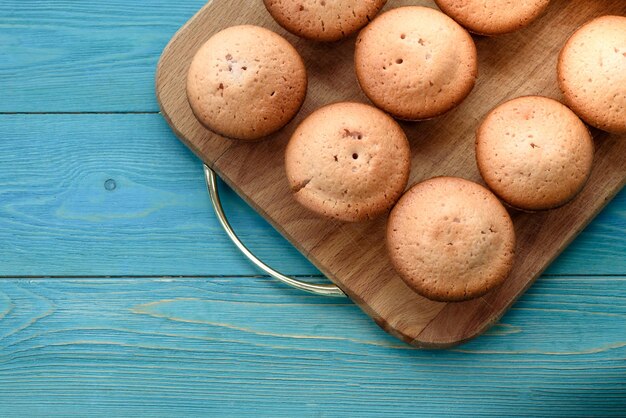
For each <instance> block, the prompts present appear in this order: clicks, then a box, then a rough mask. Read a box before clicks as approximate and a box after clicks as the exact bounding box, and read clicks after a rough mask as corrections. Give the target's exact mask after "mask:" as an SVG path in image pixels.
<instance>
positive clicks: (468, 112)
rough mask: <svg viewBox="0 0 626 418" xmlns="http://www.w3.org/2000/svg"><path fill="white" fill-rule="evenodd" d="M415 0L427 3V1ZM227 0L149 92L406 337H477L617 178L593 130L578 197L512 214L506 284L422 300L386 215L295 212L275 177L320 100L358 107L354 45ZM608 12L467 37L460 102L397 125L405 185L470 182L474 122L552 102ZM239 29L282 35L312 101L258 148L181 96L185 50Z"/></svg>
mask: <svg viewBox="0 0 626 418" xmlns="http://www.w3.org/2000/svg"><path fill="white" fill-rule="evenodd" d="M417 3H419V4H423V5H427V6H433V4H432V3H431V2H429V1H422V2H417ZM234 4H235V5H239V6H241V7H233V2H231V1H226V0H214V1H213V2H211V3H210V4H208V5H207V6H205V7H204V8H203V9H202V10H201V11H200V12H199V13H198V14H197V15H196V16H195V17H194V18H193V19H192V20H190V21H189V22H188V23H187V24H186V25H185V27H183V29H182V30H181V31H180V32H179V33H178V34H177V35H176V36H175V37H174V39H173V40H172V42H171V43H170V44H169V45H168V47H167V48H166V49H165V51H164V53H163V56H162V58H161V61H160V64H159V69H158V73H157V94H158V99H159V102H160V105H161V108H162V110H163V112H164V116H165V117H166V119H167V120H168V122H169V123H170V125H171V126H172V128H173V130H174V132H176V134H177V135H178V136H179V137H180V138H181V139H182V140H183V141H184V142H185V143H186V145H187V146H189V147H190V148H191V149H192V150H193V151H194V152H195V153H196V154H198V155H199V156H200V157H201V158H202V159H203V160H204V161H206V162H207V163H208V164H209V165H211V166H213V167H214V168H215V169H216V170H217V171H218V172H219V174H220V175H221V176H222V177H223V178H224V179H225V180H226V182H227V183H229V184H230V185H231V186H233V187H234V188H235V190H236V191H237V192H238V193H239V194H241V195H242V196H243V197H244V199H246V200H247V201H248V202H249V203H250V204H251V205H252V206H253V207H254V208H255V209H256V210H257V211H259V212H260V213H261V214H262V215H263V216H264V217H266V218H267V219H269V220H270V222H271V223H272V224H273V225H274V226H275V227H276V228H277V229H278V230H280V231H281V232H282V233H283V234H284V235H285V236H286V237H287V238H288V239H290V241H291V242H292V243H294V245H295V246H296V247H298V249H299V250H300V251H302V252H303V253H304V254H305V255H306V256H307V257H308V258H309V259H311V260H312V261H313V263H314V264H315V265H316V266H317V267H318V268H319V269H320V270H321V271H322V272H324V274H326V275H327V276H328V277H329V278H330V279H331V280H333V281H334V282H335V283H336V284H338V285H339V286H340V287H341V288H342V289H343V290H344V291H345V292H346V293H347V294H348V295H349V296H350V297H351V298H352V299H353V300H354V301H355V302H356V303H357V304H359V305H360V306H361V308H363V309H364V310H365V311H366V312H367V313H368V314H369V315H370V316H372V318H373V319H374V320H375V321H376V322H377V323H378V324H379V325H380V326H381V327H383V328H384V329H385V330H387V331H388V332H390V333H392V334H393V335H395V336H397V337H399V338H401V339H403V340H404V341H406V342H409V343H411V344H415V345H418V346H425V347H448V346H450V345H454V344H457V343H459V342H462V341H465V340H467V339H469V338H472V337H474V336H476V335H478V334H479V333H480V332H482V331H484V330H485V329H486V328H487V327H488V326H489V325H491V324H492V323H493V322H494V321H496V320H497V318H498V317H499V316H500V315H502V313H503V312H504V311H505V310H506V309H507V308H508V307H510V306H511V304H512V303H513V301H514V300H515V299H516V298H517V297H518V296H519V295H520V294H522V293H523V292H524V291H525V290H526V289H527V288H528V286H530V285H531V283H532V282H533V281H534V279H535V278H537V277H538V276H539V274H540V273H541V272H542V271H543V270H544V269H545V268H546V267H547V266H548V265H549V264H550V262H551V261H553V260H554V259H555V258H556V256H557V255H558V254H559V253H560V252H561V251H562V250H563V249H564V248H565V247H566V246H567V244H569V243H570V242H571V241H572V240H573V238H574V237H575V236H576V235H577V234H578V233H579V232H580V231H581V230H582V229H583V228H584V226H585V225H586V224H587V223H588V222H589V221H590V220H591V219H592V218H593V217H594V216H595V215H596V214H597V213H598V212H599V211H600V210H601V208H602V207H603V206H604V205H605V204H606V203H607V201H608V200H610V199H611V198H612V197H613V196H614V195H615V194H616V193H617V192H618V191H619V190H620V189H621V188H622V187H623V185H624V184H625V183H626V140H625V138H624V136H622V137H618V136H616V135H614V136H609V135H607V134H604V133H600V132H598V131H596V132H594V136H595V139H596V146H597V152H596V158H595V166H594V171H593V173H592V176H591V178H590V180H589V182H588V184H587V187H586V188H585V189H584V190H583V192H582V193H581V195H580V196H579V197H578V198H577V199H575V200H574V201H573V202H572V203H570V204H568V205H567V206H565V207H563V208H561V209H558V210H554V211H550V212H545V213H539V214H525V213H519V212H514V213H512V216H513V219H514V222H515V227H516V233H517V236H518V247H517V255H518V256H517V262H516V265H515V267H514V269H513V272H512V274H511V276H510V277H509V279H508V280H507V281H506V282H505V283H504V285H502V286H501V287H500V288H498V289H496V290H494V291H492V292H491V293H489V294H488V295H486V296H485V297H483V298H480V299H476V300H473V301H468V302H463V303H458V304H443V303H435V302H432V301H429V300H427V299H425V298H422V297H420V296H418V295H417V294H415V293H413V292H412V291H411V290H409V289H408V287H407V286H406V285H405V284H404V282H402V281H401V280H400V279H399V277H398V276H397V275H396V274H395V272H394V271H393V269H392V267H391V265H390V263H389V261H388V259H387V257H386V255H385V248H384V239H383V236H384V227H385V219H380V220H378V221H374V222H370V223H363V224H358V225H347V224H340V223H337V222H334V221H329V220H323V219H320V218H318V217H315V216H313V215H312V214H310V213H309V212H307V211H305V210H304V209H303V208H301V207H300V206H299V205H297V203H296V202H295V200H294V199H293V198H292V196H291V193H290V191H289V188H288V186H287V182H286V178H285V175H284V168H283V157H282V156H283V150H284V146H285V144H286V142H287V140H288V138H289V135H290V133H291V132H292V130H293V129H294V127H295V126H297V124H298V122H299V121H300V120H301V119H302V118H303V117H304V116H306V115H307V114H309V113H310V112H311V111H313V110H314V109H316V108H318V107H319V106H320V105H322V104H325V103H329V102H333V101H338V100H358V101H363V100H364V97H363V95H362V93H361V92H360V91H359V89H358V85H357V83H356V81H355V77H354V72H353V64H352V55H353V42H354V41H353V39H349V40H346V41H344V42H341V43H337V44H333V45H320V44H316V43H311V42H306V41H303V40H299V39H296V38H294V37H293V36H290V35H288V34H286V33H285V32H284V31H283V30H281V29H280V28H279V27H278V26H277V25H276V24H275V23H274V22H273V21H272V19H271V18H270V17H269V15H268V14H267V12H266V11H265V10H264V8H263V6H262V4H261V3H260V2H258V3H252V4H250V3H247V2H240V3H234ZM244 4H245V5H246V6H248V7H244ZM404 4H416V2H402V1H396V2H394V3H392V4H391V5H390V7H398V6H401V5H404ZM607 13H614V14H622V15H623V14H626V4H625V3H624V2H622V1H621V0H613V1H599V0H598V1H587V0H577V1H567V0H560V1H559V0H557V1H554V2H552V4H551V6H550V7H549V9H548V12H547V14H546V16H544V17H543V18H542V19H541V20H540V21H538V22H536V23H535V24H534V25H532V26H531V27H530V28H528V29H526V30H524V31H521V32H517V33H514V34H511V35H508V36H503V37H499V38H476V42H477V47H478V51H479V68H480V72H481V76H480V78H479V80H478V83H477V86H476V88H475V89H474V91H473V92H472V94H471V95H470V96H469V97H468V99H466V100H465V102H464V103H463V104H462V105H461V106H459V107H458V108H457V109H455V110H454V111H452V112H450V113H448V114H447V115H445V116H443V117H441V118H437V119H434V120H431V121H428V122H423V123H418V124H404V128H405V130H406V131H407V134H408V136H409V139H410V141H411V144H412V147H413V167H412V170H413V171H412V176H411V182H416V181H419V180H422V179H425V178H430V177H433V176H437V175H458V176H461V177H465V178H469V179H472V180H479V175H478V173H477V170H476V166H475V162H474V152H473V143H474V130H475V128H476V125H477V123H478V121H479V120H480V119H481V117H482V116H483V115H484V114H485V113H486V112H487V111H488V110H490V109H491V108H493V107H494V106H495V105H496V104H498V103H499V102H501V101H503V100H506V99H509V98H512V97H517V96H520V95H524V94H542V95H547V96H552V97H559V94H558V88H557V84H556V74H555V73H556V72H555V68H556V64H555V63H556V57H557V55H558V51H559V50H560V48H561V46H562V45H563V44H564V42H565V40H566V39H567V37H568V36H569V35H570V34H571V33H572V32H573V31H574V30H575V29H576V28H577V27H578V26H579V25H580V24H582V23H583V22H585V21H586V20H589V19H590V18H592V17H594V16H598V15H600V14H607ZM242 23H251V24H259V25H262V26H266V27H269V28H271V29H273V30H276V31H277V32H279V33H281V34H283V35H285V36H286V37H287V38H288V39H289V40H290V41H292V42H293V43H294V44H295V45H296V47H297V48H298V49H299V51H300V52H301V54H302V55H303V58H304V60H305V62H306V63H307V66H308V69H309V78H310V79H309V81H310V88H309V95H308V97H307V101H306V102H305V104H304V106H303V110H302V112H301V113H300V115H299V116H298V117H297V118H296V119H295V120H294V121H293V122H292V123H291V124H290V125H288V127H287V128H286V129H284V130H283V131H281V132H280V133H278V134H276V135H274V136H273V138H272V139H271V140H267V141H264V142H260V143H257V144H242V143H237V142H234V141H230V140H227V139H224V138H221V137H219V136H217V135H215V134H212V133H211V132H209V131H207V130H206V129H204V128H203V127H202V126H201V125H200V124H199V123H198V121H196V120H195V118H194V117H193V114H192V112H191V110H190V108H189V105H188V103H187V100H186V97H185V75H186V70H187V68H188V66H189V63H190V60H191V58H192V57H193V54H194V52H195V51H196V50H197V49H198V48H199V47H200V45H202V43H203V42H204V41H205V40H206V39H208V38H209V37H210V36H211V35H212V34H213V33H215V32H217V31H219V30H220V29H222V28H224V27H226V26H230V25H234V24H242ZM529 40H531V41H529ZM260 161H261V162H263V163H262V164H259V162H260Z"/></svg>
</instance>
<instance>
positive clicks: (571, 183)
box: [476, 96, 594, 211]
mask: <svg viewBox="0 0 626 418" xmlns="http://www.w3.org/2000/svg"><path fill="white" fill-rule="evenodd" d="M593 154H594V144H593V139H592V138H591V135H590V134H589V131H588V130H587V127H586V126H585V124H584V123H583V122H582V121H581V120H580V119H578V117H577V116H576V115H575V114H574V112H572V111H571V110H570V109H568V108H567V107H566V106H564V105H562V104H561V103H559V102H557V101H556V100H552V99H549V98H547V97H539V96H528V97H519V98H517V99H513V100H510V101H508V102H505V103H503V104H501V105H499V106H498V107H496V108H495V109H493V110H492V111H491V112H490V113H489V114H488V115H487V117H486V118H485V120H484V121H483V123H482V124H481V125H480V127H479V128H478V130H477V132H476V161H477V163H478V169H479V171H480V174H481V175H482V177H483V179H484V180H485V183H487V185H488V186H489V188H490V189H491V190H492V191H493V192H494V193H495V194H496V195H498V196H499V197H500V198H501V199H502V200H504V201H505V202H507V203H508V204H510V205H511V206H514V207H516V208H518V209H523V210H527V211H536V210H543V209H552V208H556V207H558V206H561V205H564V204H565V203H567V202H569V201H570V200H572V199H573V198H574V196H576V195H577V194H578V193H579V192H580V191H581V190H582V188H583V186H584V185H585V183H586V182H587V179H588V178H589V175H590V174H591V167H592V164H593Z"/></svg>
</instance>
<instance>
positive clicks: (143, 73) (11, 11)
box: [0, 0, 205, 112]
mask: <svg viewBox="0 0 626 418" xmlns="http://www.w3.org/2000/svg"><path fill="white" fill-rule="evenodd" d="M204 3H205V2H204V1H203V0H187V1H184V2H175V1H169V0H152V1H150V2H140V1H125V0H112V1H105V2H103V1H94V0H80V1H71V0H70V1H54V0H53V1H44V0H42V1H24V0H0V14H1V17H0V57H3V58H2V60H0V61H1V62H0V97H2V100H0V112H87V111H96V112H103V111H121V112H127V111H157V110H158V106H157V103H156V100H155V98H154V81H153V80H154V72H155V68H156V64H157V61H158V58H159V56H160V54H161V51H162V49H163V48H164V47H165V45H166V44H167V42H168V41H169V39H170V38H171V37H172V36H173V35H174V33H175V32H176V31H177V30H178V28H179V27H180V26H182V25H183V24H184V23H185V22H186V21H187V20H188V19H189V18H191V16H193V15H194V14H195V13H196V12H197V11H198V10H199V9H200V8H201V7H202V6H203V5H204Z"/></svg>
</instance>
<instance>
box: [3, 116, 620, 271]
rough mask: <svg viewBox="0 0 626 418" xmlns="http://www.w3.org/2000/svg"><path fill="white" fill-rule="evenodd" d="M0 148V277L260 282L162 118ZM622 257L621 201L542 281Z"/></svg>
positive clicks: (100, 122)
mask: <svg viewBox="0 0 626 418" xmlns="http://www.w3.org/2000/svg"><path fill="white" fill-rule="evenodd" d="M0 137H2V141H0V167H1V169H0V276H11V277H15V276H81V275H82V276H84V275H89V276H124V275H134V276H181V275H182V276H198V275H208V276H212V275H254V274H258V271H257V270H255V269H254V268H252V267H251V266H250V265H249V264H248V263H247V262H246V260H245V259H244V258H243V256H241V255H240V254H239V253H238V252H237V251H236V250H235V249H234V248H233V246H232V244H231V243H230V242H229V241H228V239H227V238H226V237H225V235H224V233H223V231H222V230H221V228H220V226H219V224H218V223H217V220H216V219H215V216H214V215H213V213H212V209H211V207H210V204H209V200H208V196H207V194H206V191H205V188H204V179H203V177H202V170H201V167H200V161H199V160H197V159H196V158H195V157H194V156H193V155H192V153H191V152H189V151H188V150H187V149H186V148H185V147H184V146H183V145H182V144H180V143H179V142H178V141H177V140H176V138H175V137H174V135H173V134H172V133H171V131H170V130H169V128H168V126H167V124H166V123H165V122H164V121H163V120H162V118H161V117H160V116H159V115H3V116H2V115H0ZM109 179H110V180H113V181H114V182H115V189H113V190H107V187H106V182H107V180H109ZM222 186H224V187H222V188H221V190H222V199H223V201H224V206H225V209H226V211H227V213H228V215H229V218H230V219H231V221H232V223H233V225H234V227H235V229H236V230H237V231H238V232H239V233H240V235H241V236H242V239H243V240H244V241H245V242H246V244H248V245H249V246H250V247H251V248H252V249H253V250H254V251H255V252H256V253H258V254H259V256H260V257H262V258H263V259H264V260H266V261H267V262H268V263H270V264H271V265H273V266H274V267H276V268H278V269H280V270H283V271H284V272H286V273H289V274H294V275H316V274H319V271H318V270H317V269H315V268H314V267H313V266H311V264H310V263H309V262H308V261H307V260H306V259H305V258H304V257H303V256H301V255H300V253H299V252H298V251H297V250H295V249H294V248H293V247H292V246H291V244H289V243H288V242H287V241H285V239H284V238H282V237H281V236H280V235H279V234H278V233H277V232H276V231H275V230H274V229H273V228H272V227H271V226H269V225H268V224H267V222H265V221H264V220H263V219H262V218H261V217H260V216H259V215H257V214H256V213H255V212H254V211H253V210H251V209H250V208H249V207H248V205H247V204H246V203H244V202H243V201H242V200H241V199H240V198H239V197H238V196H237V195H236V194H234V193H233V192H232V191H231V190H230V189H229V188H228V187H226V186H225V185H222ZM110 187H111V184H110V183H109V188H110ZM625 253H626V191H625V192H622V193H621V194H620V195H618V196H617V198H616V199H615V200H614V201H613V202H611V203H610V204H609V205H608V206H607V208H606V209H605V210H604V211H603V212H602V213H601V214H600V215H599V216H598V218H597V219H596V220H595V221H594V222H593V223H592V224H591V225H590V226H589V227H588V228H587V229H585V231H584V232H583V233H582V234H581V235H580V237H579V238H578V239H577V240H576V241H575V242H574V243H573V244H572V245H571V246H570V247H569V248H568V249H567V250H566V251H565V252H564V253H563V254H562V255H561V257H559V259H558V260H557V261H556V262H555V263H553V264H552V265H551V266H550V268H549V270H548V273H549V274H554V275H585V274H587V275H588V274H598V275H606V274H613V275H619V274H624V273H626V257H624V254H625Z"/></svg>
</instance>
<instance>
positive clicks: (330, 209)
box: [285, 103, 410, 222]
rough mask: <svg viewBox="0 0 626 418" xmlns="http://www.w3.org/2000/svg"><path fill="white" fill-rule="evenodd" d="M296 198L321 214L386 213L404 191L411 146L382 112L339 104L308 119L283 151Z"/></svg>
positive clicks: (353, 217)
mask: <svg viewBox="0 0 626 418" xmlns="http://www.w3.org/2000/svg"><path fill="white" fill-rule="evenodd" d="M285 168H286V171H287V179H288V180H289V184H290V186H291V189H292V191H293V194H294V197H295V199H296V200H297V201H298V202H300V203H301V204H302V205H303V206H305V207H307V208H309V209H310V210H312V211H314V212H316V213H317V214H319V215H322V216H326V217H330V218H334V219H338V220H342V221H348V222H356V221H364V220H368V219H373V218H376V217H378V216H380V215H382V214H384V213H385V212H387V211H388V210H389V209H390V208H391V206H392V205H393V204H394V203H395V202H396V200H398V198H399V197H400V195H401V194H402V192H403V191H404V189H405V187H406V184H407V181H408V177H409V171H410V147H409V143H408V141H407V138H406V135H405V134H404V131H403V130H402V128H401V127H400V125H398V123H397V122H396V121H394V120H393V119H392V118H391V117H389V116H388V115H386V114H385V113H384V112H382V111H380V110H378V109H376V108H374V107H372V106H368V105H366V104H362V103H335V104H331V105H328V106H325V107H323V108H321V109H319V110H317V111H315V112H314V113H312V114H311V115H310V116H309V117H307V118H306V119H305V120H304V121H303V122H302V123H301V124H300V126H298V128H297V129H296V131H295V132H294V134H293V136H292V137H291V140H290V141H289V144H288V145H287V149H286V151H285Z"/></svg>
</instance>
